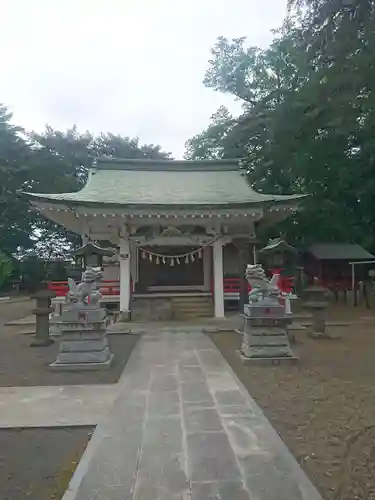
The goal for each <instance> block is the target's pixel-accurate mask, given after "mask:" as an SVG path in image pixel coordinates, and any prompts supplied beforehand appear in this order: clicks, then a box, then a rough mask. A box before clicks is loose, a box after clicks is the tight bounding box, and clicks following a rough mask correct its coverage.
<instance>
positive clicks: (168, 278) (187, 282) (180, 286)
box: [136, 246, 205, 293]
mask: <svg viewBox="0 0 375 500" xmlns="http://www.w3.org/2000/svg"><path fill="white" fill-rule="evenodd" d="M194 250H195V248H194V247H186V246H183V247H162V246H158V247H156V246H155V247H152V252H153V254H159V255H175V256H177V255H181V256H182V257H181V258H175V259H170V258H167V259H163V258H162V257H156V256H154V255H152V256H151V258H149V255H147V254H146V255H143V257H142V255H140V256H139V267H138V282H137V284H136V292H137V293H152V292H162V291H176V292H177V291H178V292H183V291H194V290H203V289H204V286H205V282H204V281H205V280H204V264H203V263H204V260H203V255H199V256H197V255H195V256H186V254H188V253H189V252H192V251H194Z"/></svg>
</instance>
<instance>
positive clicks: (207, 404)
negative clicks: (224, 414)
mask: <svg viewBox="0 0 375 500" xmlns="http://www.w3.org/2000/svg"><path fill="white" fill-rule="evenodd" d="M182 407H183V409H184V410H185V409H186V408H189V409H192V410H194V409H195V410H199V409H201V410H203V409H205V408H216V405H215V401H214V400H213V399H212V400H211V401H188V402H186V401H183V406H182Z"/></svg>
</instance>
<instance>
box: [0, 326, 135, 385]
mask: <svg viewBox="0 0 375 500" xmlns="http://www.w3.org/2000/svg"><path fill="white" fill-rule="evenodd" d="M19 331H20V329H19V328H18V327H6V328H4V329H3V330H1V331H0V345H1V349H0V387H10V386H31V385H82V384H113V383H115V382H117V380H118V378H119V377H120V375H121V373H122V371H123V369H124V366H125V363H126V362H127V360H128V358H129V356H130V354H131V352H132V350H133V348H134V346H135V344H136V343H137V341H138V340H139V338H140V336H139V335H126V334H116V335H108V342H109V345H110V349H111V352H112V353H113V354H114V360H113V364H112V366H111V368H110V369H109V370H100V371H92V372H90V371H85V372H54V371H51V370H49V369H48V365H49V364H50V363H52V362H53V361H54V360H55V359H56V356H57V354H58V350H59V347H58V342H55V343H54V344H52V345H50V346H48V347H30V342H31V341H32V339H33V336H32V335H24V334H22V333H19Z"/></svg>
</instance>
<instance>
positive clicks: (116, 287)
mask: <svg viewBox="0 0 375 500" xmlns="http://www.w3.org/2000/svg"><path fill="white" fill-rule="evenodd" d="M48 288H49V289H50V290H52V291H53V292H55V293H56V297H64V296H65V295H66V294H67V293H68V291H69V286H68V282H67V281H49V282H48ZM100 291H101V293H102V294H103V295H120V282H119V281H118V280H112V281H111V280H106V281H102V286H101V287H100Z"/></svg>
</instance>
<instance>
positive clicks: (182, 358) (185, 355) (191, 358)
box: [178, 349, 200, 367]
mask: <svg viewBox="0 0 375 500" xmlns="http://www.w3.org/2000/svg"><path fill="white" fill-rule="evenodd" d="M178 364H179V366H181V367H184V366H200V365H199V359H198V356H197V354H196V352H195V351H193V350H187V349H185V350H181V351H180V352H179V354H178Z"/></svg>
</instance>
